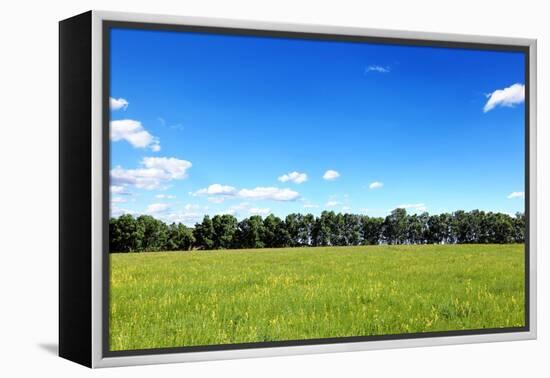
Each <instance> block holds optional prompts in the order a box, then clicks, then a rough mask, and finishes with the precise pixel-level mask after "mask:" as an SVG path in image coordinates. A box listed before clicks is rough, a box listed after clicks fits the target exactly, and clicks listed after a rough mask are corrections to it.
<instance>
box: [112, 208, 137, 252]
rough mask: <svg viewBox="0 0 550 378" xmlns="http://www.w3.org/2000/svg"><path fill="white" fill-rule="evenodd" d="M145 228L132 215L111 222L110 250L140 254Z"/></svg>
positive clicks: (125, 215) (113, 219) (122, 216)
mask: <svg viewBox="0 0 550 378" xmlns="http://www.w3.org/2000/svg"><path fill="white" fill-rule="evenodd" d="M142 241H143V228H142V226H141V225H140V224H138V222H137V221H136V219H135V218H134V217H133V216H132V215H130V214H124V215H121V216H120V217H118V218H111V219H110V221H109V250H110V251H111V252H138V251H140V250H141V249H142Z"/></svg>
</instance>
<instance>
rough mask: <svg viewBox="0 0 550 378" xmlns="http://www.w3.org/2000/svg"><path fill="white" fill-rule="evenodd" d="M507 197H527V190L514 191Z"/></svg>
mask: <svg viewBox="0 0 550 378" xmlns="http://www.w3.org/2000/svg"><path fill="white" fill-rule="evenodd" d="M507 198H509V199H513V198H525V192H512V193H510V194H508V197H507Z"/></svg>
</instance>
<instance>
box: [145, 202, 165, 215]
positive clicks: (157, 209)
mask: <svg viewBox="0 0 550 378" xmlns="http://www.w3.org/2000/svg"><path fill="white" fill-rule="evenodd" d="M169 209H170V205H168V204H166V203H152V204H150V205H148V206H147V209H145V213H146V214H149V215H156V214H160V213H164V212H166V211H168V210H169Z"/></svg>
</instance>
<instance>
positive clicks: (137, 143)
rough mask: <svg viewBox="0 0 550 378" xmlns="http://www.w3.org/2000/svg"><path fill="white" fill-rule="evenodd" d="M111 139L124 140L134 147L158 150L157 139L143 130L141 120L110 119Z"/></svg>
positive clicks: (114, 140) (158, 143) (115, 140)
mask: <svg viewBox="0 0 550 378" xmlns="http://www.w3.org/2000/svg"><path fill="white" fill-rule="evenodd" d="M111 140H112V141H113V142H118V141H121V140H125V141H126V142H128V143H130V144H131V145H132V146H133V147H135V148H149V149H150V150H152V151H154V152H158V151H160V142H159V139H158V138H157V137H154V136H153V135H151V134H150V133H149V132H148V131H147V130H145V128H144V127H143V125H142V124H141V122H139V121H134V120H132V119H120V120H116V121H111Z"/></svg>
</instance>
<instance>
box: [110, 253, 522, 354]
mask: <svg viewBox="0 0 550 378" xmlns="http://www.w3.org/2000/svg"><path fill="white" fill-rule="evenodd" d="M110 282H111V288H110V349H111V350H131V349H147V348H161V347H178V346H192V345H211V344H227V343H231V344H232V343H245V342H261V341H281V340H297V339H312V338H327V337H343V336H368V335H385V334H400V333H409V332H430V331H446V330H466V329H480V328H500V327H518V326H523V325H524V246H523V245H518V244H515V245H428V246H427V245H423V246H367V247H326V248H323V247H320V248H286V249H261V250H226V251H202V252H166V253H134V254H132V253H126V254H111V281H110Z"/></svg>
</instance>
